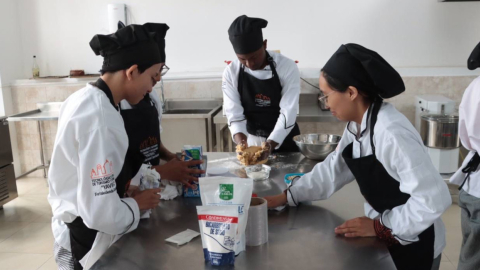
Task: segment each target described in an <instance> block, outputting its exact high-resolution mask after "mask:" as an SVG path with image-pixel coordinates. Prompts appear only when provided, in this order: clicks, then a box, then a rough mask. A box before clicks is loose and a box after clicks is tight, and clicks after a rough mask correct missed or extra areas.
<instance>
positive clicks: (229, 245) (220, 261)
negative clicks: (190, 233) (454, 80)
mask: <svg viewBox="0 0 480 270" xmlns="http://www.w3.org/2000/svg"><path fill="white" fill-rule="evenodd" d="M197 215H198V224H199V226H200V235H201V237H202V246H203V255H204V256H205V261H207V262H209V263H210V264H211V265H215V266H217V265H233V264H234V263H235V250H234V249H235V242H236V241H235V237H236V235H237V229H238V208H237V207H236V206H232V205H229V206H197Z"/></svg>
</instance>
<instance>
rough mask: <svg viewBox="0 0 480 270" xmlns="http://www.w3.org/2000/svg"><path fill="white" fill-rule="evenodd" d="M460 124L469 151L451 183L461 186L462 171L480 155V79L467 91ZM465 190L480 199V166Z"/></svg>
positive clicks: (461, 135)
mask: <svg viewBox="0 0 480 270" xmlns="http://www.w3.org/2000/svg"><path fill="white" fill-rule="evenodd" d="M459 113H460V123H459V127H458V131H459V135H460V140H461V142H462V145H463V146H464V147H465V148H466V149H467V150H469V151H470V152H469V153H468V155H467V157H466V158H465V160H464V161H463V164H462V167H460V169H458V171H457V172H456V173H455V174H454V175H453V176H452V178H450V183H452V184H456V185H461V184H462V182H463V180H465V177H466V174H465V173H463V172H462V169H463V168H465V166H466V165H467V164H468V162H469V161H470V159H472V157H473V155H474V154H475V152H477V153H480V77H478V78H476V79H475V80H474V81H473V82H472V83H471V84H470V85H469V86H468V88H467V89H466V90H465V93H464V94H463V97H462V102H461V103H460V108H459ZM463 190H464V191H465V192H467V193H468V194H470V195H472V196H475V197H477V198H480V166H479V169H477V171H475V172H472V173H470V179H469V180H468V181H466V182H465V185H464V186H463Z"/></svg>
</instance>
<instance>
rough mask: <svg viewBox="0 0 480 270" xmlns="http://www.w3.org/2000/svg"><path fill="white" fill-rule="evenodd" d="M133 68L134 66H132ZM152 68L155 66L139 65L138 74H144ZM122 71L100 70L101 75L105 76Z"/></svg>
mask: <svg viewBox="0 0 480 270" xmlns="http://www.w3.org/2000/svg"><path fill="white" fill-rule="evenodd" d="M132 66H133V65H132ZM151 66H153V65H138V72H140V74H141V73H143V72H145V70H147V69H149V68H150V67H151ZM120 70H121V69H119V70H109V71H105V70H103V69H101V70H100V75H104V74H105V73H109V72H111V73H114V72H117V71H120Z"/></svg>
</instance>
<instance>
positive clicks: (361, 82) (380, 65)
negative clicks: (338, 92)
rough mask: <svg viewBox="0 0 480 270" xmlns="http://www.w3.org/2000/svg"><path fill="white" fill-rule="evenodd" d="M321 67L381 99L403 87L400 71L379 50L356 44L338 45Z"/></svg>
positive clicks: (344, 81)
mask: <svg viewBox="0 0 480 270" xmlns="http://www.w3.org/2000/svg"><path fill="white" fill-rule="evenodd" d="M323 70H324V71H325V72H326V73H327V74H328V75H330V76H331V77H333V78H335V79H337V80H340V81H342V82H343V83H345V84H348V85H351V86H355V87H356V88H357V89H359V90H361V91H364V92H366V93H368V94H370V95H373V96H380V97H381V98H384V99H385V98H391V97H394V96H396V95H399V94H400V93H402V92H404V91H405V85H404V83H403V80H402V78H401V77H400V74H398V72H397V71H396V70H395V69H394V68H393V67H392V66H390V64H389V63H387V61H385V59H383V58H382V57H381V56H380V55H379V54H378V53H376V52H374V51H371V50H369V49H367V48H365V47H362V46H360V45H358V44H353V43H350V44H346V45H342V46H340V48H339V49H338V50H337V51H336V52H335V53H334V54H333V56H332V57H331V58H330V60H328V62H327V63H326V64H325V66H324V67H323Z"/></svg>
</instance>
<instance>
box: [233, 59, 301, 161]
mask: <svg viewBox="0 0 480 270" xmlns="http://www.w3.org/2000/svg"><path fill="white" fill-rule="evenodd" d="M267 59H268V64H269V65H270V68H271V69H272V74H273V76H272V78H270V79H267V80H259V79H257V78H255V77H254V76H252V75H250V74H248V73H246V72H245V66H244V65H242V66H241V68H240V72H239V75H238V92H239V93H240V100H241V102H242V107H243V110H244V115H245V119H246V120H247V131H248V133H249V134H251V135H255V136H259V137H264V138H268V136H270V133H272V131H273V129H274V128H275V124H276V123H277V120H278V117H279V115H280V114H279V112H280V100H281V99H282V85H281V84H280V78H279V77H278V74H277V70H276V69H275V63H274V61H273V59H272V57H270V55H269V54H268V52H267ZM291 127H292V126H287V123H286V120H285V129H288V128H291ZM297 135H300V129H299V128H298V125H297V123H295V124H294V125H293V129H292V130H291V131H290V133H289V134H288V135H287V137H286V138H285V140H284V141H283V143H282V145H281V146H280V148H279V149H278V150H275V152H298V151H299V149H298V147H297V145H296V144H295V142H294V141H293V137H294V136H297Z"/></svg>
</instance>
